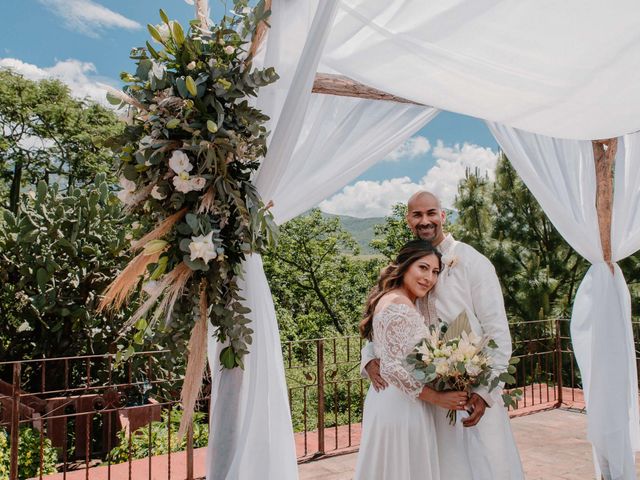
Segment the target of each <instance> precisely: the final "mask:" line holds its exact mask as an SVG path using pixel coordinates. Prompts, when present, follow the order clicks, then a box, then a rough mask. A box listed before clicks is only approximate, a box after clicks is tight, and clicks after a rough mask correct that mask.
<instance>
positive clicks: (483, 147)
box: [0, 0, 498, 218]
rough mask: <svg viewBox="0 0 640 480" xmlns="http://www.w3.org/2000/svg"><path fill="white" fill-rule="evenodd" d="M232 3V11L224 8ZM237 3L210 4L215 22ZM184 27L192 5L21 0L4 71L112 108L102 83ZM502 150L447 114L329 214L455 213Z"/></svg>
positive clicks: (329, 205) (4, 35) (7, 8)
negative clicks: (414, 203)
mask: <svg viewBox="0 0 640 480" xmlns="http://www.w3.org/2000/svg"><path fill="white" fill-rule="evenodd" d="M225 3H226V4H227V5H226V6H225ZM231 5H232V2H231V1H230V0H229V1H228V2H224V1H219V0H218V1H216V0H210V9H211V18H212V19H214V20H215V19H217V18H220V17H221V16H222V15H223V13H224V11H225V8H230V6H231ZM159 8H163V9H164V10H165V11H166V12H167V14H168V16H169V18H172V19H176V20H179V21H180V22H181V23H182V24H183V25H185V24H187V22H188V21H189V20H190V19H191V18H193V16H194V15H193V6H191V5H189V4H188V3H187V2H186V1H185V0H160V1H158V0H133V1H131V0H20V1H8V0H7V1H4V2H2V5H1V6H0V15H1V17H2V19H3V22H2V25H3V28H2V29H0V68H3V67H5V68H6V67H9V68H12V69H14V70H15V71H17V72H19V73H21V74H23V75H24V76H25V77H27V78H31V79H36V80H38V79H42V78H49V77H55V78H59V79H60V80H62V81H64V82H65V83H67V84H68V85H69V86H70V87H71V90H72V92H73V94H74V95H76V96H78V97H85V96H88V97H91V98H93V99H95V100H96V101H99V102H101V103H106V101H105V97H104V90H103V89H102V88H101V87H100V86H99V84H100V83H102V84H108V85H111V86H114V87H119V86H120V80H119V75H120V72H122V71H132V70H133V61H132V60H130V59H129V51H130V50H131V48H132V47H137V46H143V45H144V42H145V41H146V40H147V39H148V37H149V35H148V32H147V29H146V25H147V24H148V23H153V24H157V23H160V18H159V16H158V9H159ZM497 152H498V146H497V144H496V141H495V140H494V138H493V136H492V135H491V134H490V132H489V130H488V129H487V127H486V126H485V125H484V123H483V122H482V121H481V120H478V119H475V118H471V117H467V116H463V115H458V114H454V113H450V112H441V113H440V114H439V115H438V116H437V117H436V118H435V119H434V120H432V121H431V122H430V123H429V124H427V125H426V126H424V127H423V128H422V129H421V130H420V131H418V132H417V133H416V134H415V135H414V136H413V137H412V138H410V139H409V140H407V141H406V142H405V143H404V144H403V145H401V146H400V147H398V148H397V149H396V150H394V151H393V152H392V153H391V154H389V155H388V156H387V158H385V159H384V160H383V161H381V162H379V163H378V164H376V165H374V166H373V167H372V168H371V169H369V170H368V171H367V172H365V173H364V174H363V175H361V176H360V177H359V178H357V179H356V180H354V181H353V182H352V183H351V184H350V185H348V186H346V187H345V188H344V189H342V190H341V191H339V192H338V193H336V194H335V195H333V196H332V197H330V198H329V199H327V200H325V201H324V202H322V203H321V204H320V205H319V206H320V208H321V209H322V210H323V211H325V212H327V213H335V214H340V215H350V216H356V217H361V218H364V217H379V216H383V215H386V214H388V213H390V210H391V206H393V205H394V204H395V203H398V202H403V201H406V200H407V198H408V197H409V196H410V195H411V194H412V193H414V192H415V191H417V190H419V189H426V190H430V191H433V192H434V193H436V194H437V195H438V196H439V197H440V198H441V200H442V203H443V205H444V206H445V207H451V206H452V203H453V200H454V197H455V192H456V188H457V184H458V181H459V180H460V179H461V178H463V176H464V172H465V169H466V168H471V169H475V168H478V169H479V170H480V171H481V172H483V173H484V172H486V173H487V174H488V175H489V177H492V176H493V172H494V169H495V164H496V158H497Z"/></svg>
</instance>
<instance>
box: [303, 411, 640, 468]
mask: <svg viewBox="0 0 640 480" xmlns="http://www.w3.org/2000/svg"><path fill="white" fill-rule="evenodd" d="M511 425H512V427H513V431H514V434H515V437H516V442H517V444H518V447H519V449H520V456H521V458H522V463H523V465H524V470H525V477H526V479H527V480H550V479H559V480H588V479H592V478H594V472H593V466H592V460H591V446H590V445H589V443H588V442H587V440H586V435H587V416H586V415H585V414H583V413H580V412H578V411H575V410H568V409H564V408H563V409H557V410H548V411H544V412H538V413H536V414H535V415H526V416H521V417H516V418H513V419H512V420H511ZM356 457H357V453H351V454H347V455H339V456H334V457H329V458H326V459H323V460H319V461H314V462H309V463H305V464H302V465H300V467H299V472H300V480H320V479H322V480H348V479H349V480H350V479H351V478H352V477H353V471H354V468H355V464H356ZM639 460H640V457H639ZM636 465H637V467H640V461H637V463H636ZM638 471H640V470H638ZM638 478H640V476H638Z"/></svg>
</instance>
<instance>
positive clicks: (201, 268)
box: [100, 0, 278, 433]
mask: <svg viewBox="0 0 640 480" xmlns="http://www.w3.org/2000/svg"><path fill="white" fill-rule="evenodd" d="M198 3H199V4H198V5H197V12H198V20H194V21H192V22H191V25H190V28H189V29H188V32H187V33H186V34H185V32H184V30H183V28H182V26H181V25H180V23H178V22H176V21H173V20H169V19H168V18H167V15H166V14H165V13H164V12H163V11H162V10H160V17H161V19H162V23H161V24H159V25H156V26H153V25H149V26H148V29H149V33H150V34H151V37H152V38H153V41H155V43H156V44H157V45H156V46H154V45H152V44H151V43H150V42H147V43H146V46H145V47H142V48H135V49H133V50H132V52H131V55H130V56H131V58H132V59H133V60H135V62H136V65H137V68H136V71H135V73H133V74H130V73H123V74H122V75H121V78H122V80H123V81H124V82H125V83H126V86H125V87H124V89H123V91H122V92H121V91H115V90H113V91H111V92H110V93H109V95H108V97H109V100H110V101H111V102H112V103H114V104H117V105H119V106H121V107H125V108H127V111H128V114H127V117H126V121H127V127H126V129H125V131H124V133H123V134H122V135H121V136H119V137H117V138H114V139H112V140H111V147H112V148H113V150H114V152H115V153H116V154H117V156H118V158H119V160H120V173H121V180H120V182H121V186H122V190H121V191H120V192H119V193H118V196H119V198H120V200H121V201H122V202H123V203H124V204H125V206H126V208H127V209H128V210H130V211H138V212H141V213H142V215H143V217H144V218H145V219H147V220H149V222H148V223H149V224H151V225H154V227H153V229H151V230H150V231H149V232H147V233H146V234H144V235H143V236H142V237H141V238H139V239H137V240H135V241H133V242H132V247H131V250H132V252H133V253H135V254H136V255H135V256H134V257H133V259H132V260H131V262H130V263H129V264H128V266H127V267H126V268H125V269H124V270H123V271H122V272H121V273H120V274H119V275H118V277H117V278H116V279H115V280H114V281H113V282H112V284H111V285H110V286H109V288H108V289H107V290H106V292H105V294H104V298H103V300H102V302H101V305H100V308H101V309H107V308H114V309H117V308H119V307H120V306H121V305H122V304H123V303H124V302H125V301H126V300H127V299H128V298H129V297H130V295H131V294H132V293H134V292H135V291H139V292H140V294H141V295H142V298H141V300H140V307H139V308H138V309H137V311H136V312H135V313H134V314H133V316H132V317H131V318H130V319H129V321H128V322H127V324H126V327H125V329H131V328H132V327H134V326H135V327H136V328H137V329H138V332H137V335H144V333H145V332H150V331H152V330H153V329H154V328H155V327H156V326H157V325H158V322H162V323H163V324H164V325H168V324H172V325H176V324H178V325H181V326H182V327H184V326H188V328H190V329H191V338H190V340H189V361H188V364H187V372H186V376H185V383H184V386H183V390H182V402H183V407H184V410H185V415H184V416H183V422H182V424H181V433H184V429H185V427H186V425H188V424H189V422H190V418H191V415H190V414H191V412H192V411H193V408H194V405H195V401H196V399H197V395H198V392H199V390H200V386H201V384H202V375H203V373H204V368H205V364H206V363H205V360H206V344H207V322H211V324H212V325H213V326H214V327H216V328H215V335H216V336H217V339H218V340H219V341H221V342H226V344H227V346H226V348H224V350H223V351H222V352H221V356H220V360H221V364H222V365H223V366H224V367H226V368H234V367H238V366H239V367H243V356H244V355H245V354H247V353H248V351H249V350H248V349H249V345H250V344H251V333H252V330H251V328H250V327H249V323H250V320H249V319H248V318H247V316H246V315H247V314H248V313H249V309H248V308H246V307H245V306H244V305H243V304H242V300H243V299H242V298H241V297H240V296H239V288H238V278H239V277H240V276H241V275H242V261H243V260H244V259H245V257H246V256H247V255H250V254H252V253H261V252H263V251H264V250H265V248H266V247H267V246H268V245H269V244H270V243H271V242H273V241H274V240H275V235H276V232H277V227H276V225H275V223H274V222H273V219H272V216H271V214H270V213H269V206H265V204H264V202H263V200H262V199H261V198H260V196H259V194H258V192H257V191H256V189H255V187H254V186H253V185H252V183H251V177H252V174H253V172H255V171H256V170H257V169H258V168H259V166H260V161H261V159H262V158H264V156H265V154H266V141H267V134H268V132H267V130H266V128H265V126H264V123H265V121H266V120H268V117H266V116H265V115H263V114H262V113H261V112H260V111H259V110H258V109H256V108H255V107H254V106H252V98H253V97H256V95H257V90H258V88H260V87H263V86H266V85H269V84H270V83H273V82H274V81H276V80H277V79H278V76H277V74H276V73H275V71H274V70H273V68H266V69H254V68H253V67H252V60H253V52H252V51H251V49H247V48H246V46H247V45H248V39H251V38H253V37H254V36H255V35H256V34H257V33H258V34H259V33H260V32H259V29H260V28H263V29H264V28H265V25H266V19H267V18H268V16H269V14H270V11H269V10H268V8H265V4H264V0H262V1H260V2H258V4H257V5H256V6H255V7H254V8H249V7H248V2H247V0H235V2H234V3H235V10H234V12H232V15H231V16H225V17H224V18H223V19H222V20H221V21H220V23H218V24H216V25H212V26H209V25H208V20H207V14H206V13H205V12H206V7H204V6H203V5H202V4H203V3H204V2H202V1H200V2H198ZM141 284H142V288H141V287H140V285H141ZM191 326H193V327H191Z"/></svg>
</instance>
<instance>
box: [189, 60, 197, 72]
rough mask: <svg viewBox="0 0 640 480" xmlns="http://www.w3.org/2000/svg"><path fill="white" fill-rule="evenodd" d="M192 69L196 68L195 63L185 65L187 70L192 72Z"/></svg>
mask: <svg viewBox="0 0 640 480" xmlns="http://www.w3.org/2000/svg"><path fill="white" fill-rule="evenodd" d="M194 68H196V62H190V63H189V65H187V70H193V69H194Z"/></svg>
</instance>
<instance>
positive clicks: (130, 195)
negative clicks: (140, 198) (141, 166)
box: [116, 177, 136, 205]
mask: <svg viewBox="0 0 640 480" xmlns="http://www.w3.org/2000/svg"><path fill="white" fill-rule="evenodd" d="M120 186H121V187H122V190H120V191H119V192H118V193H117V194H116V195H117V197H118V199H120V201H121V202H122V203H124V204H125V205H132V204H133V203H135V196H134V192H135V190H136V182H132V181H131V180H127V179H126V178H124V177H120Z"/></svg>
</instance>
